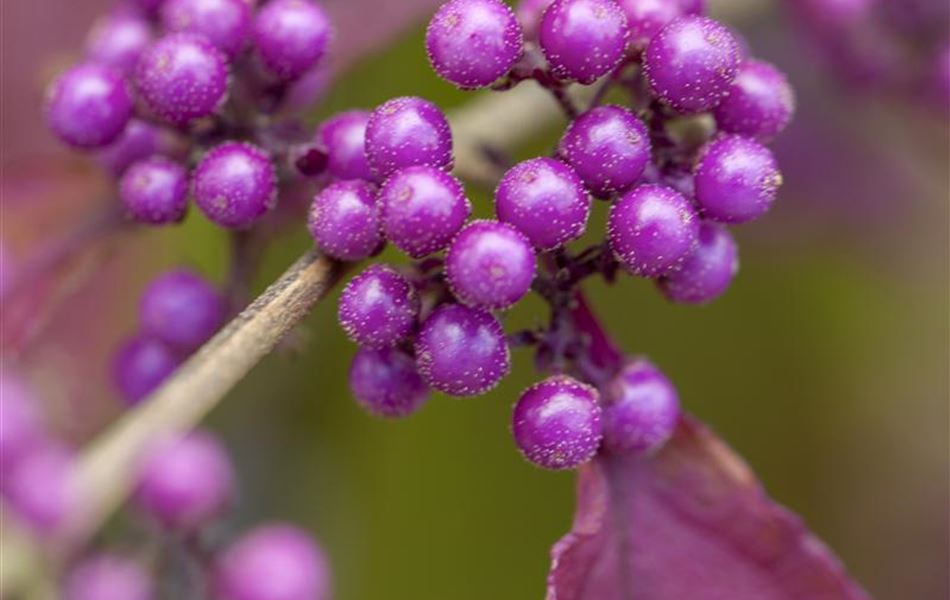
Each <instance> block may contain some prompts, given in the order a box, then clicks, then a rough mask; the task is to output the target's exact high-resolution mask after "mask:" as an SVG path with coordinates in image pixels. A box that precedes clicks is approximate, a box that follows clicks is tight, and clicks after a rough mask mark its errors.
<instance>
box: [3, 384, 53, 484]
mask: <svg viewBox="0 0 950 600" xmlns="http://www.w3.org/2000/svg"><path fill="white" fill-rule="evenodd" d="M45 439H46V427H45V426H44V425H43V420H42V418H41V416H40V406H39V402H38V400H37V397H36V396H35V395H34V394H33V392H32V390H31V389H30V388H29V386H28V385H27V383H26V382H25V381H23V380H22V379H21V378H20V377H19V376H17V375H15V374H13V373H11V372H9V371H6V370H4V371H0V471H2V472H3V473H7V472H9V470H10V469H11V468H12V467H13V465H14V464H16V463H17V461H19V460H20V459H21V458H23V457H24V456H27V455H28V454H29V453H30V451H31V450H33V449H34V448H36V447H37V446H38V445H39V444H41V443H42V442H43V441H44V440H45ZM3 483H4V485H5V483H6V482H3Z"/></svg>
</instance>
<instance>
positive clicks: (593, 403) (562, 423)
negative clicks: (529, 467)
mask: <svg viewBox="0 0 950 600" xmlns="http://www.w3.org/2000/svg"><path fill="white" fill-rule="evenodd" d="M599 401H600V394H598V393H597V390H596V389H595V388H593V387H591V386H589V385H586V384H583V383H581V382H579V381H577V380H576V379H573V378H571V377H568V376H566V375H555V376H553V377H549V378H547V379H545V380H543V381H541V382H539V383H536V384H534V385H533V386H531V387H529V388H528V389H527V390H525V391H524V393H523V394H521V397H520V398H519V399H518V402H517V403H516V404H515V410H514V416H513V418H512V432H513V433H514V437H515V443H516V444H517V445H518V449H519V450H521V453H522V454H523V455H524V457H525V458H527V459H528V460H529V461H531V462H532V463H534V464H535V465H537V466H539V467H542V468H545V469H573V468H575V467H578V466H580V465H582V464H583V463H585V462H587V461H588V460H590V459H591V458H593V456H594V454H596V452H597V447H598V446H599V445H600V439H601V410H600V405H599Z"/></svg>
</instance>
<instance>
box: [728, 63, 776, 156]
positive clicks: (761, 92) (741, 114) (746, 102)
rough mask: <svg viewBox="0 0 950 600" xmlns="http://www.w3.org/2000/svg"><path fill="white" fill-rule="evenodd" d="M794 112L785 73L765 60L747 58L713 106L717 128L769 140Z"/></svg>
mask: <svg viewBox="0 0 950 600" xmlns="http://www.w3.org/2000/svg"><path fill="white" fill-rule="evenodd" d="M793 112H795V94H794V92H793V91H792V87H791V86H790V85H789V83H788V80H787V79H786V78H785V75H784V74H783V73H782V72H781V71H779V70H778V69H776V68H775V67H773V66H772V65H770V64H769V63H767V62H763V61H759V60H748V61H746V62H744V63H742V65H741V66H740V67H739V73H738V74H737V75H736V79H735V81H733V83H732V86H731V87H730V88H729V92H728V96H726V98H725V99H724V100H723V101H722V103H720V104H719V106H717V107H716V111H715V117H716V125H717V126H718V127H719V129H720V130H721V131H726V132H729V133H738V134H740V135H744V136H746V137H751V138H757V139H760V140H770V139H772V138H773V137H775V136H776V135H778V134H779V133H780V132H781V131H782V130H783V129H785V126H786V125H788V122H789V121H790V120H791V118H792V113H793Z"/></svg>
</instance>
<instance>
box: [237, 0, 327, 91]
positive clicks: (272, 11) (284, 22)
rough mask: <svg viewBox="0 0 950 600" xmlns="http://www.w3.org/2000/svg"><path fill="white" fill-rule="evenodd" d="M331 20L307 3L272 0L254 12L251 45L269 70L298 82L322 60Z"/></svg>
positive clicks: (318, 8)
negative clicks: (255, 13) (252, 44)
mask: <svg viewBox="0 0 950 600" xmlns="http://www.w3.org/2000/svg"><path fill="white" fill-rule="evenodd" d="M332 33H333V32H332V28H331V26H330V19H329V18H328V17H327V15H326V13H325V12H323V9H322V8H320V7H319V6H317V5H316V4H314V3H313V2H310V1H309V0H271V2H268V3H267V4H266V5H264V6H263V7H261V9H260V10H258V11H257V18H256V19H255V20H254V45H255V47H256V48H257V52H258V54H259V55H260V57H261V61H262V62H263V63H264V66H265V67H266V68H267V70H268V71H270V72H271V73H273V74H274V75H276V76H277V77H279V78H281V79H284V80H291V79H297V78H298V77H300V76H301V75H303V74H304V73H306V72H307V71H309V70H310V69H311V68H312V67H314V66H316V64H317V63H318V62H319V61H320V59H321V58H323V55H324V54H325V53H326V51H327V46H328V45H329V43H330V37H331V35H332Z"/></svg>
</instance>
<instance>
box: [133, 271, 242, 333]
mask: <svg viewBox="0 0 950 600" xmlns="http://www.w3.org/2000/svg"><path fill="white" fill-rule="evenodd" d="M226 312H227V305H226V302H225V299H224V296H222V295H221V293H219V292H218V290H217V289H215V287H214V285H212V284H211V282H210V281H208V280H206V279H205V278H203V277H201V276H199V275H198V274H197V273H194V272H193V271H189V270H187V269H175V270H172V271H168V272H167V273H163V274H161V275H159V276H158V277H156V278H155V279H153V280H152V282H151V283H150V284H149V285H148V287H147V288H145V292H144V293H143V294H142V299H141V300H140V301H139V321H140V323H141V324H142V329H143V330H144V331H145V332H147V333H150V334H151V335H153V336H155V337H157V338H158V339H160V340H162V341H163V342H165V343H167V344H169V345H171V346H174V347H175V348H177V349H180V350H182V351H186V352H191V351H193V350H196V349H198V347H199V346H201V345H202V344H204V343H205V342H206V341H208V340H209V339H211V336H213V335H214V334H215V333H217V331H218V329H220V328H221V325H223V324H224V319H225V316H226Z"/></svg>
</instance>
